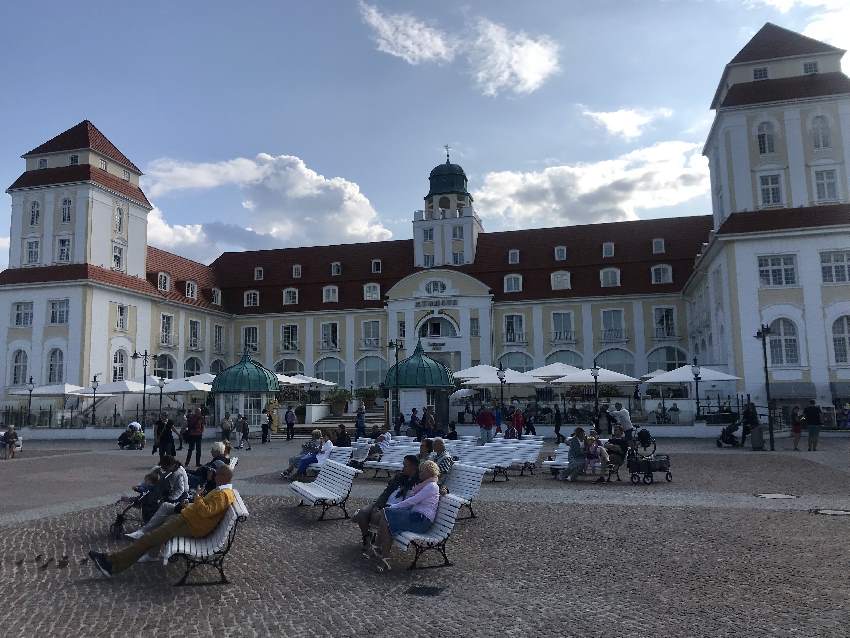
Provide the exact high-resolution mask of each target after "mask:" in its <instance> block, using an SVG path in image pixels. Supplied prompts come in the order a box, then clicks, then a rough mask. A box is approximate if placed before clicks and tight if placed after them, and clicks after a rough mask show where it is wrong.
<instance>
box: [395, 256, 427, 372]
mask: <svg viewBox="0 0 850 638" xmlns="http://www.w3.org/2000/svg"><path fill="white" fill-rule="evenodd" d="M435 243H436V242H435ZM414 317H415V315H414V314H413V308H409V309H407V310H405V311H404V334H405V335H407V336H405V338H404V352H403V353H402V354H403V355H404V356H405V357H409V356H410V355H411V354H413V349H414V348H415V347H416V325H415V323H414V321H415V319H414ZM399 356H401V355H399Z"/></svg>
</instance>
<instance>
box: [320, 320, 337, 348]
mask: <svg viewBox="0 0 850 638" xmlns="http://www.w3.org/2000/svg"><path fill="white" fill-rule="evenodd" d="M325 326H333V328H332V329H329V330H328V332H329V336H328V337H327V338H325ZM319 349H320V350H339V322H338V321H323V322H321V323H320V324H319Z"/></svg>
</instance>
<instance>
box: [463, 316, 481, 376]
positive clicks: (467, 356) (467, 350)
mask: <svg viewBox="0 0 850 638" xmlns="http://www.w3.org/2000/svg"><path fill="white" fill-rule="evenodd" d="M459 312H460V336H461V337H462V339H460V368H461V369H464V368H468V367H469V366H471V365H472V337H471V336H470V334H469V308H468V307H466V306H461V307H460V308H459ZM479 327H480V326H479Z"/></svg>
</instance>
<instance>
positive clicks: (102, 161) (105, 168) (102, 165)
mask: <svg viewBox="0 0 850 638" xmlns="http://www.w3.org/2000/svg"><path fill="white" fill-rule="evenodd" d="M100 170H102V171H108V170H109V164H107V162H106V160H105V159H103V158H101V159H100Z"/></svg>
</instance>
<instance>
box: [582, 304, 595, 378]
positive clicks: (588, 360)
mask: <svg viewBox="0 0 850 638" xmlns="http://www.w3.org/2000/svg"><path fill="white" fill-rule="evenodd" d="M581 345H582V356H583V358H584V367H585V368H589V367H591V366H592V365H593V357H594V356H595V355H596V353H595V352H594V350H593V309H592V308H591V307H590V304H589V303H583V304H581Z"/></svg>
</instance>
